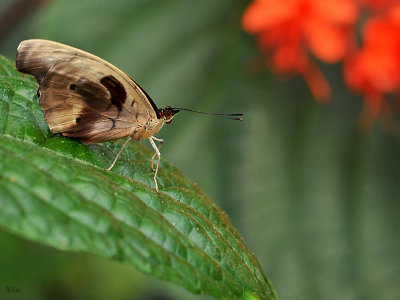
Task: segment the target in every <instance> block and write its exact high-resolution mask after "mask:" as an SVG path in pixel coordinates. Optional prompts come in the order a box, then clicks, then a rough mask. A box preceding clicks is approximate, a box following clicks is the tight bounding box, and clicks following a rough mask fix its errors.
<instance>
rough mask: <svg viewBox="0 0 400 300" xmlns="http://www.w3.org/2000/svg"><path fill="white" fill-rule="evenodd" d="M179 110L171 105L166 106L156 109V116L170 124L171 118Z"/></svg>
mask: <svg viewBox="0 0 400 300" xmlns="http://www.w3.org/2000/svg"><path fill="white" fill-rule="evenodd" d="M179 111H180V109H176V108H172V107H171V106H167V107H165V108H159V109H158V117H159V118H160V119H161V118H163V119H164V121H165V123H167V124H170V123H171V122H172V118H173V117H174V116H175V115H176V114H177V113H178V112H179Z"/></svg>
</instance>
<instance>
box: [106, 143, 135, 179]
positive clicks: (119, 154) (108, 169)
mask: <svg viewBox="0 0 400 300" xmlns="http://www.w3.org/2000/svg"><path fill="white" fill-rule="evenodd" d="M131 139H132V137H128V139H127V140H126V141H125V143H124V144H123V145H122V147H121V149H120V150H119V152H118V154H117V156H116V157H115V158H114V161H113V162H112V164H111V166H109V167H108V168H107V169H106V171H110V170H111V169H112V168H113V167H114V165H115V163H116V162H117V160H118V158H119V157H120V156H121V153H122V151H124V149H125V147H126V145H128V143H129V141H130V140H131Z"/></svg>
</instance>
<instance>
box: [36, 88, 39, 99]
mask: <svg viewBox="0 0 400 300" xmlns="http://www.w3.org/2000/svg"><path fill="white" fill-rule="evenodd" d="M36 95H37V96H38V98H40V90H39V89H37V92H36Z"/></svg>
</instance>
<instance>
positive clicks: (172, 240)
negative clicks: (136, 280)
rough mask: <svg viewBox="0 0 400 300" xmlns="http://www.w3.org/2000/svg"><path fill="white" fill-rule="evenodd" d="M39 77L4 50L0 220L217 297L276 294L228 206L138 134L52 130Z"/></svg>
mask: <svg viewBox="0 0 400 300" xmlns="http://www.w3.org/2000/svg"><path fill="white" fill-rule="evenodd" d="M36 90H37V84H36V82H35V81H34V80H33V79H32V78H31V77H30V76H23V75H20V74H19V73H18V72H17V71H16V70H15V68H14V67H13V63H12V62H10V61H8V60H6V59H5V58H3V57H0V117H1V118H0V120H1V121H0V174H1V175H0V205H1V212H0V224H1V226H2V228H3V229H5V230H8V231H10V232H12V233H14V234H16V235H19V236H22V237H25V238H28V239H30V240H34V241H37V242H40V243H43V244H46V245H50V246H53V247H56V248H58V249H63V250H69V251H84V252H88V253H93V254H96V255H99V256H103V257H107V258H111V259H114V260H120V261H123V262H127V263H130V264H132V265H134V266H135V267H136V268H137V269H139V270H141V271H143V272H145V273H148V274H151V275H154V276H156V277H159V278H162V279H166V280H170V281H173V282H176V283H179V284H181V285H182V286H184V287H186V288H187V289H189V290H190V291H192V292H194V293H205V294H209V295H212V296H214V297H215V298H220V299H222V298H243V299H253V298H256V299H257V298H259V299H276V295H275V293H274V291H273V289H272V287H271V285H270V283H269V282H268V280H267V279H266V278H265V276H264V275H263V272H262V270H261V267H260V265H259V263H258V262H257V260H256V258H255V257H254V256H253V255H252V253H251V252H249V250H248V249H247V247H246V245H245V244H244V242H243V240H242V239H241V237H240V236H239V234H238V233H237V231H236V230H235V229H234V228H233V227H232V225H231V223H230V220H229V219H228V217H227V216H226V215H225V213H224V212H223V211H222V210H221V209H220V208H218V207H217V206H216V205H215V204H214V203H213V202H212V201H211V200H210V199H209V198H208V197H207V196H206V195H204V193H202V191H201V190H200V189H199V188H198V187H197V186H196V184H194V183H193V182H191V181H190V180H188V179H186V178H185V177H184V176H183V175H182V173H181V172H180V171H179V170H177V169H176V168H175V167H173V166H171V165H170V164H168V163H166V162H165V161H162V163H161V169H160V174H159V177H158V178H159V184H160V190H161V193H160V194H158V193H156V191H155V190H154V188H153V185H154V182H153V173H152V171H151V168H150V164H151V160H150V158H151V156H152V152H151V151H150V150H148V148H147V147H145V146H143V145H142V144H141V143H137V142H132V143H130V144H129V146H128V148H127V150H126V151H125V152H124V153H123V155H122V157H121V158H120V159H119V161H118V163H117V165H116V166H115V168H114V169H113V171H112V172H107V171H105V170H104V168H105V167H107V166H108V165H109V163H110V162H111V161H112V159H113V158H114V156H115V155H116V153H117V152H118V151H119V149H120V144H121V143H104V144H99V145H87V144H84V143H81V142H79V141H76V140H72V139H68V138H64V137H62V136H58V135H53V134H52V133H51V132H50V131H49V129H48V127H47V124H46V123H45V121H44V117H43V113H42V111H41V108H40V106H39V104H38V101H37V96H36Z"/></svg>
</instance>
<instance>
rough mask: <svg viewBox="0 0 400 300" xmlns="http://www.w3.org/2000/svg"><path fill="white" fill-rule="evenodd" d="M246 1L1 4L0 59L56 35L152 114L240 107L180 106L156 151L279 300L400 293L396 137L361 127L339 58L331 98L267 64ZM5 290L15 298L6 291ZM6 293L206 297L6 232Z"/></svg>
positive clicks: (1, 275)
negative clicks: (321, 98)
mask: <svg viewBox="0 0 400 300" xmlns="http://www.w3.org/2000/svg"><path fill="white" fill-rule="evenodd" d="M39 2H43V3H42V4H41V5H40V4H38V3H39ZM247 4H248V2H246V1H233V0H218V1H215V0H190V1H187V0H186V1H183V0H169V1H160V0H158V1H156V0H120V1H110V0H82V1H77V0H72V1H67V0H53V1H47V2H46V1H34V0H31V1H16V0H15V1H13V0H0V20H1V21H0V53H1V54H3V55H5V56H6V57H8V58H10V59H15V53H16V48H17V46H18V44H19V42H20V41H21V40H24V39H28V38H45V39H50V40H54V41H58V42H62V43H66V44H69V45H72V46H75V47H78V48H81V49H83V50H86V51H89V52H91V53H94V54H96V55H98V56H100V57H101V58H103V59H106V60H108V61H109V62H111V63H113V64H114V65H116V66H118V67H119V68H121V69H122V70H124V71H125V72H127V73H128V74H129V75H130V76H131V77H133V78H134V79H135V80H136V81H137V82H139V83H140V84H141V86H142V87H143V88H144V89H145V90H146V91H147V92H148V93H149V94H150V95H151V96H152V98H153V100H154V101H155V103H156V104H157V105H158V106H159V107H165V106H166V105H171V106H176V107H187V108H192V109H198V110H204V111H210V112H225V113H236V112H242V113H244V114H245V120H244V121H243V122H234V121H229V120H225V119H218V118H213V117H206V116H202V115H195V114H190V113H185V112H182V113H180V114H179V115H178V116H177V117H176V118H175V119H174V121H173V122H172V124H171V125H169V126H165V127H164V128H163V129H162V130H161V132H160V133H159V134H158V135H157V137H159V138H163V139H165V141H166V142H165V144H164V145H163V147H162V154H163V158H164V159H166V160H168V161H169V162H172V163H173V164H175V165H176V166H178V167H179V168H180V169H181V170H182V171H183V172H184V173H185V175H186V176H187V177H189V178H191V179H192V180H194V181H195V182H197V183H198V184H199V186H200V187H201V188H202V189H203V190H204V191H205V192H206V193H207V194H208V195H209V196H210V197H211V198H212V199H213V200H214V201H215V202H216V203H217V204H218V205H219V206H221V207H222V208H223V209H224V210H225V211H226V212H227V214H228V215H229V216H230V218H231V219H232V222H233V224H234V226H235V227H236V228H237V229H238V230H239V232H240V234H241V235H242V236H243V238H244V239H245V241H246V243H247V245H248V246H249V248H250V249H251V250H252V251H254V253H255V255H256V257H257V258H258V259H259V261H260V263H261V265H262V266H263V269H264V271H265V274H266V275H267V276H268V277H269V278H270V279H271V281H272V283H273V284H274V287H275V290H276V291H277V293H278V296H279V297H280V299H332V300H333V299H341V300H346V299H400V284H399V283H400V263H399V261H400V240H399V232H400V156H399V153H400V151H399V150H400V138H399V135H398V134H396V133H393V132H396V131H389V130H385V127H382V126H381V125H380V123H376V124H375V126H374V127H373V128H371V130H370V131H369V132H361V131H360V130H358V127H357V124H358V121H359V117H360V112H361V107H362V99H361V98H360V97H358V96H357V95H355V94H352V93H351V92H349V91H348V90H347V89H346V88H345V86H344V85H343V82H342V73H341V67H340V66H332V65H331V66H321V67H322V68H323V71H324V73H325V75H326V76H327V77H328V79H329V81H330V83H331V87H332V89H333V98H332V99H331V101H330V102H329V103H327V104H324V105H321V104H317V103H316V102H315V101H314V100H313V99H312V97H311V95H310V93H309V91H308V89H307V86H306V85H305V83H304V81H303V80H302V79H300V78H295V79H291V80H288V81H281V80H278V79H277V78H276V76H274V75H273V74H271V73H270V72H268V71H266V70H264V67H263V61H262V56H261V55H260V53H259V52H258V50H257V48H256V46H255V41H254V38H253V37H250V36H248V35H246V34H245V33H244V32H243V31H242V29H241V26H240V19H241V14H242V13H243V10H244V9H245V7H246V5H247ZM18 5H19V6H18ZM397 132H398V131H397ZM145 143H147V142H145ZM6 285H13V286H15V287H18V288H20V289H21V290H22V292H21V293H19V294H14V295H13V296H12V297H11V296H7V295H5V294H2V291H3V289H4V287H5V286H6ZM3 297H9V299H11V298H12V299H202V298H204V299H208V298H207V297H204V296H197V295H192V294H190V293H189V292H186V291H185V290H184V289H183V288H181V287H179V286H177V285H174V284H169V283H167V282H163V281H160V280H157V279H153V278H151V277H149V276H146V275H143V274H141V273H138V272H136V271H135V270H134V269H133V268H132V267H130V266H125V265H121V264H119V263H117V262H110V261H106V260H104V259H100V258H97V257H93V256H90V255H85V254H76V253H65V252H61V251H57V250H54V249H52V248H49V247H44V246H40V245H37V244H34V243H31V242H28V241H24V240H22V239H19V238H17V237H13V236H11V235H9V234H8V233H6V232H4V231H0V298H3ZM7 299H8V298H7Z"/></svg>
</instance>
